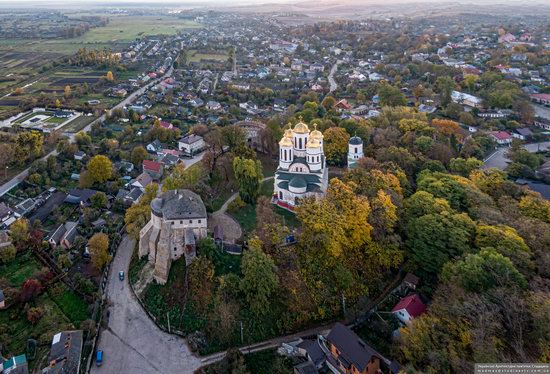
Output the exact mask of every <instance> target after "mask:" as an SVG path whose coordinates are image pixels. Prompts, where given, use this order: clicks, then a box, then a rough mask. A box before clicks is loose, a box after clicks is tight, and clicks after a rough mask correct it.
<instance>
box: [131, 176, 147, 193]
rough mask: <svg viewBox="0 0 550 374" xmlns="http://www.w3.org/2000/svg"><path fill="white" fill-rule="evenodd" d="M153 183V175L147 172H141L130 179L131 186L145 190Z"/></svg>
mask: <svg viewBox="0 0 550 374" xmlns="http://www.w3.org/2000/svg"><path fill="white" fill-rule="evenodd" d="M151 183H153V177H151V175H149V174H148V173H146V172H143V173H141V174H140V175H138V176H137V178H136V179H134V180H133V181H130V186H132V187H134V188H139V189H140V190H141V191H145V187H147V186H148V185H150V184H151Z"/></svg>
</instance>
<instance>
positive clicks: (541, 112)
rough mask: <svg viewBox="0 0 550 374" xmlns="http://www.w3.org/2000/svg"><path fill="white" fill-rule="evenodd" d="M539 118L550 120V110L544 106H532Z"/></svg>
mask: <svg viewBox="0 0 550 374" xmlns="http://www.w3.org/2000/svg"><path fill="white" fill-rule="evenodd" d="M532 105H533V108H534V109H535V113H536V114H537V116H539V117H542V118H546V119H550V108H549V107H546V106H542V105H537V104H532Z"/></svg>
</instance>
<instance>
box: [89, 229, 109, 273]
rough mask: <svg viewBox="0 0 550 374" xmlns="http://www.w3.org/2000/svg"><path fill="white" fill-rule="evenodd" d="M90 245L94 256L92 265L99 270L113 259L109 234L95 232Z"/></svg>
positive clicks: (91, 253)
mask: <svg viewBox="0 0 550 374" xmlns="http://www.w3.org/2000/svg"><path fill="white" fill-rule="evenodd" d="M88 247H89V249H90V255H91V257H92V265H93V266H94V268H96V269H97V270H101V269H103V267H104V266H105V265H106V264H107V263H109V261H111V255H110V254H109V237H108V236H107V234H104V233H102V232H101V233H96V234H94V235H93V236H92V237H91V238H90V240H89V241H88Z"/></svg>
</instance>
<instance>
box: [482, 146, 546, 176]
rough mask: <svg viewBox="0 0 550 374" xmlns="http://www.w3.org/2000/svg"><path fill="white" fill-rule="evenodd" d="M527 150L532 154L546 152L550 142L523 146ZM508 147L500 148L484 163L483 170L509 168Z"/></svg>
mask: <svg viewBox="0 0 550 374" xmlns="http://www.w3.org/2000/svg"><path fill="white" fill-rule="evenodd" d="M523 148H525V149H526V150H528V151H529V152H531V153H535V152H538V151H544V150H545V149H548V148H550V142H542V143H532V144H525V145H524V146H523ZM508 150H509V148H508V147H503V148H498V149H497V150H496V151H495V152H493V153H492V154H491V155H490V156H489V157H487V158H486V159H485V160H484V161H483V164H484V165H483V167H482V168H483V169H490V168H497V169H500V170H504V169H506V167H507V166H508V163H510V159H508V157H506V153H507V152H508Z"/></svg>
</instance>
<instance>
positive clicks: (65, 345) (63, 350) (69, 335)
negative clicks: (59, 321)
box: [42, 330, 83, 374]
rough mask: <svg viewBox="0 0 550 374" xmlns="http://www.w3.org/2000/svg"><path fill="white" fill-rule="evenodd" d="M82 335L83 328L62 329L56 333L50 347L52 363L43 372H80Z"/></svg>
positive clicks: (58, 373) (48, 373)
mask: <svg viewBox="0 0 550 374" xmlns="http://www.w3.org/2000/svg"><path fill="white" fill-rule="evenodd" d="M82 336H83V332H82V330H72V331H62V332H59V333H57V334H55V335H54V336H53V340H52V346H51V348H50V356H49V362H50V364H49V366H48V367H46V368H44V369H42V373H43V374H64V373H75V374H78V373H79V372H80V356H81V354H82Z"/></svg>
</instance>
